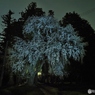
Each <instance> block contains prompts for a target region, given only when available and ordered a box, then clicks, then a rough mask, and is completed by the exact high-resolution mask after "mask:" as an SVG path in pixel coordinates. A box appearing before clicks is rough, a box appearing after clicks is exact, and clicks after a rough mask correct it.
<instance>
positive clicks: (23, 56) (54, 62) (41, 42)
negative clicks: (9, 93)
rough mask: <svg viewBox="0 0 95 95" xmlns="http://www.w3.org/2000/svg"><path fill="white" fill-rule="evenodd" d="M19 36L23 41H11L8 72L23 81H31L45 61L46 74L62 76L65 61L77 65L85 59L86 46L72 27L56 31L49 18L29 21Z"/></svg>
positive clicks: (19, 39) (57, 25) (42, 17)
mask: <svg viewBox="0 0 95 95" xmlns="http://www.w3.org/2000/svg"><path fill="white" fill-rule="evenodd" d="M23 35H24V38H25V39H21V38H19V37H15V43H14V45H13V47H11V48H9V49H8V53H9V62H10V64H11V67H12V71H13V72H20V74H21V75H22V76H25V77H27V78H29V77H31V76H32V79H33V76H34V75H35V73H37V72H38V71H39V70H40V69H41V68H42V65H43V64H45V62H44V61H45V60H47V61H48V64H49V73H51V74H54V75H56V76H63V75H64V74H65V73H66V72H65V71H64V67H65V64H67V63H69V58H73V59H74V60H78V61H79V60H82V59H83V57H84V55H85V49H84V47H85V45H86V43H83V42H82V38H81V37H79V36H78V34H77V32H76V33H75V32H74V29H73V28H72V26H71V25H67V26H66V27H65V28H63V27H60V25H59V23H58V21H57V20H56V19H55V18H54V17H52V16H41V17H38V16H32V17H29V18H28V19H27V21H26V22H25V24H24V26H23ZM32 79H31V80H32ZM32 82H33V80H32Z"/></svg>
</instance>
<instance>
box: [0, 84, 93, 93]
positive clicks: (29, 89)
mask: <svg viewBox="0 0 95 95" xmlns="http://www.w3.org/2000/svg"><path fill="white" fill-rule="evenodd" d="M65 87H66V86H65ZM59 88H60V87H57V86H56V87H53V86H49V85H46V84H39V85H38V86H27V85H23V86H13V87H9V88H4V89H1V90H0V95H88V93H87V90H85V91H83V89H82V90H67V89H64V88H62V89H59ZM67 88H68V87H67ZM91 95H95V94H91Z"/></svg>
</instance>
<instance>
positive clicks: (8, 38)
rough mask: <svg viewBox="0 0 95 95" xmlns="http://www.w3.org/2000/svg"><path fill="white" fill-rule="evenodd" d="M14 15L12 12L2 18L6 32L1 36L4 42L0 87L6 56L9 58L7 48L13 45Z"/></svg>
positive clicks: (2, 45)
mask: <svg viewBox="0 0 95 95" xmlns="http://www.w3.org/2000/svg"><path fill="white" fill-rule="evenodd" d="M12 14H14V13H13V12H12V11H11V10H9V12H8V13H7V14H6V15H3V16H1V17H2V20H3V21H2V23H3V26H4V30H3V32H2V34H1V37H2V41H1V43H0V47H1V48H2V51H1V52H2V53H1V54H2V58H3V59H2V70H1V77H0V86H1V85H2V80H3V75H4V68H5V65H6V56H7V48H8V46H9V45H11V42H12V38H13V35H12V34H13V33H12V31H11V24H12V23H13V22H14V21H15V19H13V18H12V17H11V16H12Z"/></svg>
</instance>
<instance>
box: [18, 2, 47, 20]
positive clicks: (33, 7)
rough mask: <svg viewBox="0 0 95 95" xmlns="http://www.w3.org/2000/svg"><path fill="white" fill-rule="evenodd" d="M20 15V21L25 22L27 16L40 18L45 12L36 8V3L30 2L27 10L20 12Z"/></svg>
mask: <svg viewBox="0 0 95 95" xmlns="http://www.w3.org/2000/svg"><path fill="white" fill-rule="evenodd" d="M20 14H21V18H20V20H23V21H26V20H27V18H28V17H29V16H41V15H44V14H45V12H43V10H42V8H37V4H36V2H31V3H30V4H29V5H28V6H27V8H25V11H24V12H23V11H22V12H20Z"/></svg>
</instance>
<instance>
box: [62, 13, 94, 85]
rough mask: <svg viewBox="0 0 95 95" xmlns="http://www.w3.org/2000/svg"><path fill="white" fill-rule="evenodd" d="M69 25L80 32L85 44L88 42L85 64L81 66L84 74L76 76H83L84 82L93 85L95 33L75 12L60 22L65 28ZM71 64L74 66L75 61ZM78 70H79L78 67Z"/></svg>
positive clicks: (68, 14)
mask: <svg viewBox="0 0 95 95" xmlns="http://www.w3.org/2000/svg"><path fill="white" fill-rule="evenodd" d="M68 24H71V25H72V26H73V28H74V30H75V31H77V32H78V34H79V36H80V37H83V38H84V42H88V46H86V51H87V52H86V56H85V57H84V60H83V63H84V64H82V65H81V66H80V70H81V71H82V72H81V71H80V73H79V72H78V73H76V75H75V76H77V75H81V76H80V77H82V80H83V82H85V81H87V83H88V82H92V83H93V82H94V80H95V74H94V72H95V69H94V67H95V31H94V30H93V28H92V27H91V25H90V24H89V23H88V21H87V20H85V19H83V18H81V17H80V16H79V14H77V13H75V12H73V13H71V12H70V13H66V15H65V16H64V17H63V18H62V20H60V25H61V26H63V27H65V26H66V25H68ZM71 63H72V64H73V63H74V61H72V62H71ZM75 63H76V62H75ZM72 68H73V67H72ZM76 68H77V69H79V67H77V66H76ZM74 72H75V71H74ZM74 72H72V74H74ZM76 80H79V79H76Z"/></svg>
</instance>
